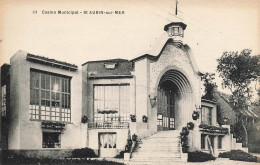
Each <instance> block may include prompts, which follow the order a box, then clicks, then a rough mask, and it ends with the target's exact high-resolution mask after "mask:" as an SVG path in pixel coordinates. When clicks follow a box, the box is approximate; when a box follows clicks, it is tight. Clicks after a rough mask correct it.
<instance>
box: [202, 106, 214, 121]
mask: <svg viewBox="0 0 260 165" xmlns="http://www.w3.org/2000/svg"><path fill="white" fill-rule="evenodd" d="M211 111H212V108H210V107H202V108H201V123H202V124H207V125H212V112H211Z"/></svg>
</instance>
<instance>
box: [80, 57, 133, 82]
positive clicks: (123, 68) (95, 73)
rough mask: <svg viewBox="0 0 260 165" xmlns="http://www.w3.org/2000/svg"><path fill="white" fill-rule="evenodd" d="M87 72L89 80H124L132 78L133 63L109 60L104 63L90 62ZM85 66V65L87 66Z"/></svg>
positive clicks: (123, 60)
mask: <svg viewBox="0 0 260 165" xmlns="http://www.w3.org/2000/svg"><path fill="white" fill-rule="evenodd" d="M85 64H88V65H87V72H88V77H89V78H116V77H118V78H122V77H132V75H131V71H133V63H132V62H131V61H128V60H126V59H120V58H117V59H109V60H102V61H89V62H87V63H85ZM85 64H83V65H85Z"/></svg>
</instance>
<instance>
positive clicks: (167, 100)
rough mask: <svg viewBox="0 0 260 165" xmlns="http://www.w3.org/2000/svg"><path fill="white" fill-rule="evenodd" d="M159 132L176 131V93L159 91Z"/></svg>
mask: <svg viewBox="0 0 260 165" xmlns="http://www.w3.org/2000/svg"><path fill="white" fill-rule="evenodd" d="M157 108H158V109H157V112H158V114H157V130H158V131H163V130H173V129H175V111H174V93H173V92H172V91H164V90H161V89H159V90H158V107H157Z"/></svg>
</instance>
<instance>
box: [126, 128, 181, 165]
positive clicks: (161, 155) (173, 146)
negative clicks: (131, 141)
mask: <svg viewBox="0 0 260 165" xmlns="http://www.w3.org/2000/svg"><path fill="white" fill-rule="evenodd" d="M179 133H180V131H179V130H170V131H161V132H158V133H156V134H153V135H151V136H150V137H148V138H144V139H142V140H141V141H140V142H138V144H137V147H136V148H135V150H134V151H133V153H132V158H131V159H130V162H129V164H172V163H173V162H176V161H181V153H180V149H181V148H180V144H179V141H180V137H179Z"/></svg>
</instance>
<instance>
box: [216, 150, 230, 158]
mask: <svg viewBox="0 0 260 165" xmlns="http://www.w3.org/2000/svg"><path fill="white" fill-rule="evenodd" d="M230 155H231V152H230V151H228V152H221V153H219V155H218V157H219V158H230Z"/></svg>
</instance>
